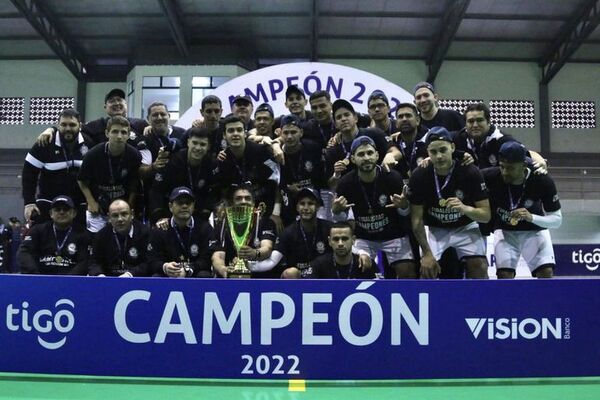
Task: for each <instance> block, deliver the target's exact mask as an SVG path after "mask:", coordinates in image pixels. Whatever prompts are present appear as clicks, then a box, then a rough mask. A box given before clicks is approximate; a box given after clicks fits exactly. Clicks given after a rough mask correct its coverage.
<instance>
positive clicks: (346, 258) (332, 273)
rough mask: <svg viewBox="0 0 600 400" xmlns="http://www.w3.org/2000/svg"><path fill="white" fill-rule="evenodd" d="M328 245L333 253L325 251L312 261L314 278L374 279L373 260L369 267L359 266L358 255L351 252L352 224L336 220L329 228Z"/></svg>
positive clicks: (353, 239) (353, 237)
mask: <svg viewBox="0 0 600 400" xmlns="http://www.w3.org/2000/svg"><path fill="white" fill-rule="evenodd" d="M327 240H328V241H329V246H331V248H332V249H333V254H331V253H327V254H323V255H322V256H319V257H317V258H316V259H315V260H314V261H313V262H312V263H311V266H312V270H313V276H312V277H313V278H316V279H374V278H375V270H374V269H373V268H372V266H373V265H375V261H373V260H371V267H370V268H367V267H364V268H360V267H359V264H360V260H359V255H358V254H354V253H352V247H353V245H354V242H355V240H356V236H354V232H353V230H352V226H351V225H350V224H349V223H347V222H336V223H334V224H333V225H332V226H331V229H330V230H329V237H328V238H327Z"/></svg>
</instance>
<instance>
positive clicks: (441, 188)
mask: <svg viewBox="0 0 600 400" xmlns="http://www.w3.org/2000/svg"><path fill="white" fill-rule="evenodd" d="M455 165H456V164H455V163H454V162H453V163H452V168H450V172H448V175H446V179H445V180H444V184H443V185H442V187H440V181H439V180H438V177H437V174H436V173H435V168H434V169H433V178H434V180H435V191H436V192H437V196H438V199H439V200H442V199H443V197H442V190H444V188H445V187H446V186H448V183H449V182H450V178H452V173H453V172H454V166H455Z"/></svg>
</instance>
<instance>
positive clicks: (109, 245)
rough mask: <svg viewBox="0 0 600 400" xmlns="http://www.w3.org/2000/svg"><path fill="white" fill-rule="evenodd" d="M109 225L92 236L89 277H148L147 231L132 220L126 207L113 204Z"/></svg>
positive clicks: (148, 233) (127, 205)
mask: <svg viewBox="0 0 600 400" xmlns="http://www.w3.org/2000/svg"><path fill="white" fill-rule="evenodd" d="M108 221H109V224H107V225H106V226H105V227H104V228H102V229H101V230H100V231H99V232H98V233H97V234H96V235H95V236H94V243H93V246H92V252H91V254H90V262H89V264H90V266H89V275H91V276H119V277H126V278H128V277H133V276H149V275H151V274H150V270H149V266H148V256H147V251H148V243H149V241H150V228H148V227H147V226H145V225H143V224H142V223H140V222H139V221H136V220H134V219H133V212H132V210H131V207H129V204H127V203H126V202H125V201H123V200H115V201H113V202H112V203H111V204H110V206H109V207H108Z"/></svg>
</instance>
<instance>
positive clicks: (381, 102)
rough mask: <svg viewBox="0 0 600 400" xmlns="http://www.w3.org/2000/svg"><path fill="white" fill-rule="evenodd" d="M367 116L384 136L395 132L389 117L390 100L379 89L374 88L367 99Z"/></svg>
mask: <svg viewBox="0 0 600 400" xmlns="http://www.w3.org/2000/svg"><path fill="white" fill-rule="evenodd" d="M367 107H368V110H369V117H371V120H372V121H373V123H372V125H374V127H375V128H378V129H380V130H381V131H382V132H383V133H385V135H386V136H391V135H392V133H394V132H395V130H394V129H395V128H396V127H395V125H396V124H395V123H394V119H393V118H391V117H390V102H389V101H388V98H387V96H386V95H385V93H383V92H382V91H381V90H374V91H373V93H371V94H370V95H369V98H368V100H367Z"/></svg>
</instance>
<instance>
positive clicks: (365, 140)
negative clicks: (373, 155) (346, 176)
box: [350, 136, 377, 154]
mask: <svg viewBox="0 0 600 400" xmlns="http://www.w3.org/2000/svg"><path fill="white" fill-rule="evenodd" d="M363 144H370V145H371V146H373V147H374V148H375V149H377V146H375V142H374V141H373V139H371V138H370V137H369V136H359V137H357V138H356V139H354V140H353V141H352V144H351V145H350V153H352V154H354V151H355V150H356V149H357V148H359V147H360V146H362V145H363Z"/></svg>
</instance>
